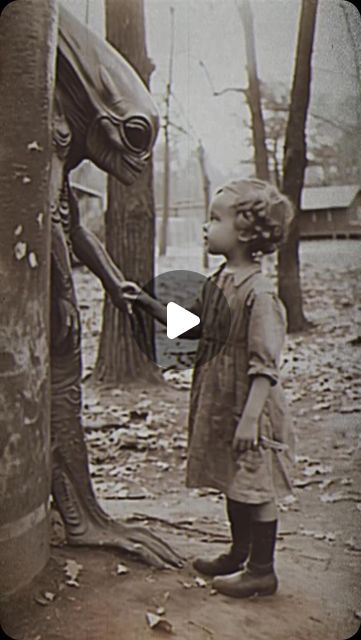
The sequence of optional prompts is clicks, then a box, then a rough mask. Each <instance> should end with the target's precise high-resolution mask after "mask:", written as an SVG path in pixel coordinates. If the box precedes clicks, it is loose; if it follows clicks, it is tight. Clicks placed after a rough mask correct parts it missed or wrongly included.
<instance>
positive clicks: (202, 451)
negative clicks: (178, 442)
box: [186, 263, 294, 504]
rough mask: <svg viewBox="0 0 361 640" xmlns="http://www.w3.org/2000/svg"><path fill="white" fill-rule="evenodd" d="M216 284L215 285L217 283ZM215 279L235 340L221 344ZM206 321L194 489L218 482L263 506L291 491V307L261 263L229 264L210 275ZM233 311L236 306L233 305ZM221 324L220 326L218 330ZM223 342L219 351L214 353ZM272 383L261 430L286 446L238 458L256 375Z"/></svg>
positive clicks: (192, 424)
mask: <svg viewBox="0 0 361 640" xmlns="http://www.w3.org/2000/svg"><path fill="white" fill-rule="evenodd" d="M211 283H213V284H211ZM214 285H217V287H218V288H219V289H220V290H221V291H222V292H223V294H224V296H225V297H226V300H227V302H228V305H229V308H230V312H231V316H230V318H231V321H230V330H229V334H228V338H227V340H226V342H225V343H223V344H221V345H219V344H218V345H217V344H216V343H217V339H220V340H222V337H221V338H218V336H222V330H221V329H222V327H223V326H224V323H225V322H226V321H227V319H226V318H224V317H222V315H224V311H223V313H222V309H223V310H224V305H223V306H222V305H220V306H218V308H217V305H215V304H214ZM192 310H193V311H194V312H195V313H198V314H199V315H200V317H201V322H202V336H201V338H200V341H199V345H198V355H197V360H201V362H202V363H203V364H196V366H195V370H194V375H193V384H192V392H191V401H190V415H189V451H188V463H187V479H186V483H187V486H188V487H212V488H214V489H217V490H219V491H221V492H223V493H225V494H226V495H227V496H228V497H229V498H231V499H233V500H237V501H239V502H247V503H251V504H252V503H253V504H260V503H263V502H268V501H270V500H272V499H273V498H275V497H280V496H281V495H282V494H283V495H284V494H285V493H286V494H287V493H290V492H291V470H292V466H293V460H294V435H293V428H292V421H291V417H290V414H289V410H288V406H287V402H286V399H285V396H284V392H283V389H282V386H281V383H280V381H279V360H280V355H281V350H282V346H283V342H284V338H285V333H286V314H285V310H284V307H283V305H282V303H281V301H280V300H279V298H278V297H277V296H276V294H275V293H274V291H273V287H272V284H271V283H270V282H269V280H268V279H267V278H265V276H263V275H262V273H261V268H260V265H259V264H258V263H254V264H252V265H250V267H249V268H248V269H247V270H244V269H243V270H239V271H236V272H234V273H231V272H227V270H226V269H225V266H224V265H222V266H221V267H220V269H219V270H218V271H216V273H214V274H213V275H212V276H210V278H209V279H208V281H207V283H206V284H205V286H204V289H203V292H202V296H201V298H200V299H199V300H198V301H197V303H196V304H195V306H194V307H193V308H192ZM228 313H229V311H228ZM217 328H218V330H217ZM215 347H216V352H217V350H218V353H217V354H216V355H215V356H214V357H210V356H211V355H212V353H213V351H214V349H215ZM254 375H264V376H267V377H268V378H270V380H271V383H272V386H271V389H270V393H269V396H268V398H267V400H266V403H265V406H264V409H263V412H262V415H261V418H260V422H259V424H260V435H263V436H266V438H268V439H271V440H275V441H278V442H280V443H283V444H284V445H286V446H285V447H284V450H283V451H277V452H276V451H274V450H271V449H270V448H267V449H266V448H263V447H258V449H257V451H248V452H246V453H243V454H241V455H240V456H238V458H237V457H235V455H234V453H233V452H232V441H233V437H234V433H235V429H236V426H237V422H238V420H239V417H240V416H241V415H242V411H243V408H244V406H245V403H246V400H247V396H248V392H249V389H250V384H251V381H252V376H254Z"/></svg>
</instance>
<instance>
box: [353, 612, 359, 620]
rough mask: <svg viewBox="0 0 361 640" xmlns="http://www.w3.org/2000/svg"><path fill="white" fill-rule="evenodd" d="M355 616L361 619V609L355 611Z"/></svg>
mask: <svg viewBox="0 0 361 640" xmlns="http://www.w3.org/2000/svg"><path fill="white" fill-rule="evenodd" d="M354 616H355V618H357V620H361V611H354Z"/></svg>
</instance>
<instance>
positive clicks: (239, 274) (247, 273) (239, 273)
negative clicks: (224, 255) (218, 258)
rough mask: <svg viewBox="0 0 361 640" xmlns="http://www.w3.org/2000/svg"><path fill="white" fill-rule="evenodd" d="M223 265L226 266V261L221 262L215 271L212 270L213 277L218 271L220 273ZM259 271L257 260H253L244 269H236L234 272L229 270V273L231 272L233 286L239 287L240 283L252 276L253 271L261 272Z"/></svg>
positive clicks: (259, 266)
mask: <svg viewBox="0 0 361 640" xmlns="http://www.w3.org/2000/svg"><path fill="white" fill-rule="evenodd" d="M225 266H226V262H222V264H221V265H220V267H219V268H218V269H217V271H215V272H214V274H213V277H216V276H218V275H219V274H220V273H222V271H223V270H224V268H225ZM261 272H262V270H261V265H260V264H259V262H254V263H253V264H250V265H249V267H246V268H245V269H236V270H235V271H234V272H231V271H230V272H229V273H233V282H234V286H235V287H240V286H241V284H243V283H244V282H245V281H246V280H248V278H250V277H251V276H253V275H254V274H255V273H261Z"/></svg>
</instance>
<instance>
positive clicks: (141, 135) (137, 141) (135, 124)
mask: <svg viewBox="0 0 361 640" xmlns="http://www.w3.org/2000/svg"><path fill="white" fill-rule="evenodd" d="M123 128H124V137H125V143H126V144H127V146H128V147H129V148H130V149H131V150H132V151H137V152H141V151H148V149H149V147H150V142H151V138H152V131H151V127H150V125H149V124H148V122H147V121H146V120H144V119H143V118H137V117H134V118H129V120H126V121H125V122H124V125H123Z"/></svg>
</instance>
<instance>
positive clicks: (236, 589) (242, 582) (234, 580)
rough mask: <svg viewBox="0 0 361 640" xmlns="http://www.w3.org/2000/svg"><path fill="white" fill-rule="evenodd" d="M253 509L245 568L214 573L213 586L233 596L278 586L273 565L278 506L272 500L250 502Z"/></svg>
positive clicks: (267, 591) (264, 591) (269, 591)
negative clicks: (228, 572) (249, 544)
mask: <svg viewBox="0 0 361 640" xmlns="http://www.w3.org/2000/svg"><path fill="white" fill-rule="evenodd" d="M249 506H250V509H251V512H252V522H251V552H250V557H249V560H248V563H247V566H246V569H245V570H244V571H239V572H238V573H235V574H234V575H232V576H225V577H223V578H222V577H216V578H215V579H214V581H213V585H214V588H215V589H217V591H219V592H220V593H223V594H225V595H229V596H233V597H235V598H248V597H250V596H252V595H256V594H258V595H264V596H265V595H272V594H273V593H275V591H276V590H277V585H278V581H277V577H276V574H275V572H274V569H273V562H274V550H275V544H276V534H277V509H276V505H275V503H274V501H272V502H267V503H264V504H262V505H249Z"/></svg>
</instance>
